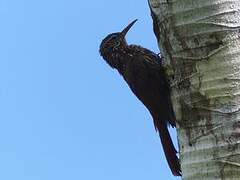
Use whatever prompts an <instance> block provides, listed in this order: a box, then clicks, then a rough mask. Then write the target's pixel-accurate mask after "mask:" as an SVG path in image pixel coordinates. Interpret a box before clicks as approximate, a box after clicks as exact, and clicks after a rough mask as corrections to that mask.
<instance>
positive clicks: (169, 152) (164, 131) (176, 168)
mask: <svg viewBox="0 0 240 180" xmlns="http://www.w3.org/2000/svg"><path fill="white" fill-rule="evenodd" d="M155 125H156V128H157V130H158V133H159V136H160V139H161V143H162V146H163V150H164V153H165V157H166V159H167V162H168V165H169V167H170V169H171V171H172V173H173V175H174V176H181V174H182V171H181V166H180V163H179V159H178V157H177V155H176V154H177V151H176V149H175V147H174V145H173V142H172V139H171V136H170V134H169V131H168V128H167V125H166V124H164V123H162V122H161V121H159V122H158V123H157V124H155Z"/></svg>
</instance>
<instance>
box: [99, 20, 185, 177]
mask: <svg viewBox="0 0 240 180" xmlns="http://www.w3.org/2000/svg"><path fill="white" fill-rule="evenodd" d="M136 21H137V19H135V20H134V21H132V22H131V23H130V24H128V25H127V26H126V27H125V28H124V29H123V30H122V31H121V32H116V33H111V34H109V35H107V36H106V37H105V38H104V39H103V40H102V42H101V44H100V49H99V52H100V55H101V56H102V58H103V59H104V60H105V61H106V63H107V64H108V65H109V66H110V67H112V68H113V69H116V70H117V71H118V72H119V74H120V75H121V76H122V77H123V79H124V80H125V81H126V82H127V84H128V86H129V87H130V89H131V91H132V92H133V93H134V94H135V95H136V97H137V98H138V99H139V100H140V101H141V102H142V103H143V104H144V105H145V107H146V108H147V109H148V111H149V112H150V114H151V116H152V119H153V123H154V127H155V129H156V131H157V132H158V134H159V136H160V140H161V143H162V147H163V150H164V153H165V157H166V160H167V162H168V165H169V167H170V170H171V171H172V174H173V175H174V176H181V174H182V173H181V167H180V162H179V158H178V156H177V153H178V152H177V150H176V149H175V147H174V144H173V142H172V139H171V136H170V134H169V131H168V126H169V125H171V126H172V127H176V117H175V114H174V110H173V106H172V102H171V96H170V85H169V82H168V80H167V78H166V73H165V71H164V67H163V65H162V59H163V58H162V57H161V56H159V54H156V53H154V52H152V51H151V50H149V49H147V48H144V47H141V46H139V45H134V44H132V45H128V43H127V41H126V38H125V36H126V34H127V33H128V32H129V30H130V29H131V27H132V26H133V25H134V23H135V22H136Z"/></svg>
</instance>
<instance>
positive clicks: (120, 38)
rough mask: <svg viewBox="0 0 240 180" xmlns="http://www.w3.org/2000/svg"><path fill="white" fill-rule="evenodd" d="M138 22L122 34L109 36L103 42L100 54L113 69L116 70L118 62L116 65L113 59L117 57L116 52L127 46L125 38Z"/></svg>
mask: <svg viewBox="0 0 240 180" xmlns="http://www.w3.org/2000/svg"><path fill="white" fill-rule="evenodd" d="M136 21H137V19H135V20H134V21H132V22H131V23H130V24H129V25H127V27H125V28H124V29H123V30H122V31H121V32H116V33H112V34H109V35H108V36H107V37H105V38H104V39H103V40H102V42H101V45H100V54H101V56H102V57H103V59H105V60H106V62H107V63H108V64H109V65H110V66H111V67H113V68H116V65H115V63H116V62H115V63H114V62H113V59H114V57H115V55H116V52H118V51H119V50H120V49H121V48H124V47H125V46H127V42H126V39H125V36H126V34H127V32H128V31H129V29H130V28H131V27H132V26H133V24H134V23H135V22H136Z"/></svg>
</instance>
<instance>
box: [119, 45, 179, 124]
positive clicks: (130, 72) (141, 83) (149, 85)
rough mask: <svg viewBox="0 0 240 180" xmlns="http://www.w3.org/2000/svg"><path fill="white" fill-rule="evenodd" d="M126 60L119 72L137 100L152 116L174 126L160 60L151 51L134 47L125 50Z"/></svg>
mask: <svg viewBox="0 0 240 180" xmlns="http://www.w3.org/2000/svg"><path fill="white" fill-rule="evenodd" d="M126 56H127V57H124V58H125V60H127V63H126V64H125V68H124V71H123V72H120V73H121V74H122V75H123V77H124V79H125V80H126V81H127V83H128V85H129V87H130V88H131V90H132V91H133V93H134V94H135V95H136V96H137V97H138V99H139V100H140V101H141V102H142V103H143V104H144V105H145V106H146V107H147V108H148V110H149V111H150V113H151V114H152V116H157V117H159V118H161V119H162V121H164V122H166V123H170V124H171V125H172V126H175V116H174V113H173V108H172V103H171V99H170V88H169V85H168V82H167V80H166V78H165V73H164V70H163V67H162V65H161V58H160V57H159V56H158V55H157V54H155V53H153V52H152V51H150V50H148V49H145V48H142V47H140V46H136V45H130V46H128V48H127V49H126Z"/></svg>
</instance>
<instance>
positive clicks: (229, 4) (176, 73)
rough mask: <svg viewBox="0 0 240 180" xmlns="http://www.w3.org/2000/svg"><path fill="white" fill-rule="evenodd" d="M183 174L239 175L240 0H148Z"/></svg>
mask: <svg viewBox="0 0 240 180" xmlns="http://www.w3.org/2000/svg"><path fill="white" fill-rule="evenodd" d="M150 7H151V9H152V16H153V20H154V22H155V23H154V24H155V25H154V31H155V35H156V36H157V37H158V43H159V47H160V49H161V53H162V56H163V57H164V66H165V67H166V70H167V74H168V78H169V80H170V82H171V89H172V101H173V104H174V110H175V113H176V116H177V132H178V142H179V148H180V160H181V167H182V172H183V179H185V180H188V179H189V180H193V179H196V180H199V179H204V180H208V179H240V38H239V37H240V34H239V32H240V31H239V29H240V1H239V0H150Z"/></svg>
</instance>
